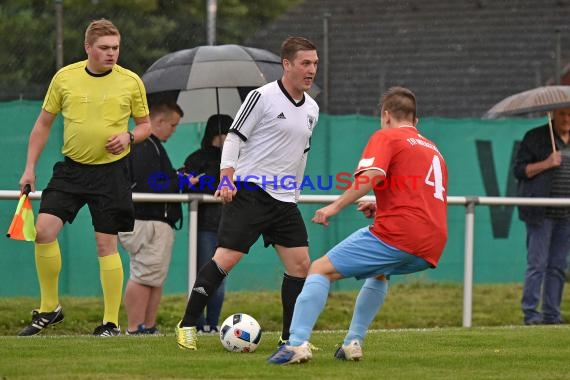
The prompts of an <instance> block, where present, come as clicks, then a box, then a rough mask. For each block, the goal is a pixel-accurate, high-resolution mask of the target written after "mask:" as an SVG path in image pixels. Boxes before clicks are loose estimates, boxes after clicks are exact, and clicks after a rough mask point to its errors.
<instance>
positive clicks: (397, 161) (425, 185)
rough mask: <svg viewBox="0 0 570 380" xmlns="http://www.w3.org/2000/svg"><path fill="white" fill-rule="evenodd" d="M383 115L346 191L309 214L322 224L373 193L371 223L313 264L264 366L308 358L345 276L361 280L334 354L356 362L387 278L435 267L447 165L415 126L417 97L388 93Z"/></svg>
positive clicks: (397, 90)
mask: <svg viewBox="0 0 570 380" xmlns="http://www.w3.org/2000/svg"><path fill="white" fill-rule="evenodd" d="M381 111H382V113H381V115H382V121H381V126H382V128H381V130H379V131H377V132H375V133H374V134H373V135H372V137H371V138H370V140H369V142H368V145H367V146H366V148H365V149H364V152H363V154H362V158H361V160H360V162H359V163H358V167H357V169H356V171H355V174H354V176H355V180H354V182H353V184H352V186H351V188H350V189H348V190H346V191H345V192H344V193H343V194H342V195H341V196H340V197H339V198H338V199H337V200H336V201H335V202H333V203H331V204H330V205H328V206H326V207H323V208H321V209H319V210H317V211H316V212H315V216H314V217H313V222H315V223H319V224H323V225H325V226H326V225H328V222H329V221H328V220H329V218H330V217H332V216H334V215H336V214H338V213H339V212H340V211H341V210H342V209H343V208H344V207H346V206H348V205H350V204H352V203H354V202H356V201H357V200H358V199H360V198H361V197H363V196H364V195H366V194H367V193H368V192H369V191H374V195H375V197H376V202H375V203H374V202H371V203H361V204H360V205H359V210H361V211H363V212H364V214H365V215H366V216H368V217H372V216H374V224H373V225H372V226H369V227H364V228H362V229H359V230H357V231H356V232H354V233H353V234H351V235H350V236H349V237H347V238H346V239H344V240H343V241H342V242H340V243H339V244H337V245H336V246H335V247H333V248H332V249H331V250H330V251H329V252H328V253H327V254H326V255H325V256H323V257H321V258H319V259H317V260H315V261H314V262H313V264H312V265H311V268H310V270H309V276H308V277H307V280H306V281H305V285H304V286H303V290H302V292H301V294H300V295H299V297H298V298H297V302H296V304H295V311H294V314H293V321H292V323H291V329H290V332H291V335H290V338H289V342H288V343H287V344H286V345H283V346H281V347H280V348H279V350H278V351H276V352H275V353H274V354H273V355H272V356H271V357H270V358H269V360H268V361H269V363H273V364H290V363H303V362H306V361H308V360H309V359H311V357H312V353H311V348H310V347H311V345H310V343H309V338H310V335H311V332H312V330H313V327H314V325H315V323H316V321H317V318H318V316H319V314H320V313H321V311H322V310H323V308H324V306H325V303H326V300H327V297H328V293H329V290H330V284H331V282H333V281H336V280H339V279H342V278H347V277H355V278H357V279H366V280H365V282H364V284H363V286H362V288H361V289H360V292H359V294H358V297H357V299H356V305H355V308H354V313H353V316H352V321H351V323H350V327H349V330H348V333H347V334H346V336H345V339H344V342H343V344H342V345H341V347H339V348H338V350H337V351H336V352H335V357H336V358H338V359H343V360H360V358H361V357H362V342H363V340H364V336H365V335H366V331H367V329H368V326H369V325H370V323H371V322H372V320H373V319H374V316H375V315H376V314H377V313H378V310H380V307H381V306H382V304H383V303H384V298H385V296H386V293H387V290H388V280H389V278H390V276H391V275H401V274H409V273H414V272H419V271H423V270H426V269H428V268H435V267H436V266H437V263H438V261H439V258H440V257H441V254H442V252H443V248H444V246H445V243H446V241H447V196H446V189H447V167H446V165H445V161H444V159H443V157H442V155H441V153H440V152H439V150H438V149H437V147H436V145H435V144H434V143H433V142H431V141H429V140H428V139H426V138H425V137H423V136H421V135H420V134H419V133H418V131H417V129H416V124H417V117H416V98H415V95H414V94H413V93H412V92H411V91H410V90H408V89H406V88H403V87H393V88H391V89H390V90H388V92H386V94H385V95H384V96H383V98H382V109H381Z"/></svg>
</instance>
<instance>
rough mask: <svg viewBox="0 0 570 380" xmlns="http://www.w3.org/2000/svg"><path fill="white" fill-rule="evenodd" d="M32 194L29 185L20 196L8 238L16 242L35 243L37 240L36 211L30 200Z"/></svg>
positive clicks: (7, 234)
mask: <svg viewBox="0 0 570 380" xmlns="http://www.w3.org/2000/svg"><path fill="white" fill-rule="evenodd" d="M29 193H30V187H29V185H26V187H25V188H24V192H23V193H22V195H21V196H20V201H19V202H18V207H16V212H15V213H14V218H13V219H12V223H11V224H10V227H9V228H8V232H7V233H6V236H8V237H9V238H10V239H14V240H25V241H34V240H36V227H35V224H34V211H33V210H32V202H30V198H28V194H29Z"/></svg>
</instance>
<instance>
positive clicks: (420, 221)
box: [354, 127, 447, 267]
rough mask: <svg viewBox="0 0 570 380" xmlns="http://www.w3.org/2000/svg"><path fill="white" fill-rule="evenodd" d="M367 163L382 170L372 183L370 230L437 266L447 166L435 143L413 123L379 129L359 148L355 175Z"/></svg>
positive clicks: (444, 213) (442, 235) (444, 229)
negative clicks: (379, 178)
mask: <svg viewBox="0 0 570 380" xmlns="http://www.w3.org/2000/svg"><path fill="white" fill-rule="evenodd" d="M369 169H375V170H379V171H380V172H381V173H382V174H384V175H385V176H386V178H385V179H384V181H383V182H382V183H381V184H379V185H377V186H376V188H375V189H374V195H375V197H376V216H375V218H374V225H373V226H372V227H371V231H372V233H373V234H375V235H376V236H378V237H379V238H380V239H382V241H384V242H385V243H387V244H389V245H391V246H393V247H396V248H398V249H400V250H402V251H404V252H407V253H410V254H413V255H416V256H419V257H421V258H423V259H424V260H426V261H427V262H429V263H430V264H431V265H433V266H434V267H435V266H437V263H438V261H439V258H440V257H441V254H442V252H443V248H444V247H445V243H446V241H447V167H446V165H445V161H444V159H443V156H442V155H441V153H440V152H439V150H438V149H437V147H436V146H435V144H434V143H433V142H431V141H429V140H428V139H426V138H425V137H423V136H422V135H420V134H419V133H418V131H417V129H416V128H413V127H400V128H387V129H381V130H379V131H377V132H376V133H374V134H373V135H372V136H371V137H370V140H369V141H368V144H367V145H366V148H364V151H363V153H362V158H361V160H360V162H359V163H358V167H357V169H356V171H355V174H354V175H355V181H356V182H358V175H359V174H360V173H362V172H364V171H366V170H369ZM363 178H364V177H363Z"/></svg>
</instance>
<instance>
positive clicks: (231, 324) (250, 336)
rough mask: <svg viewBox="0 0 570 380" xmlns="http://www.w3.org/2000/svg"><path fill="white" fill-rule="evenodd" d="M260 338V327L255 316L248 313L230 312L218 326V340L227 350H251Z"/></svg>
mask: <svg viewBox="0 0 570 380" xmlns="http://www.w3.org/2000/svg"><path fill="white" fill-rule="evenodd" d="M260 340H261V327H260V326H259V323H257V321H256V320H255V318H253V317H252V316H251V315H248V314H244V313H238V314H232V315H230V316H229V317H227V318H226V320H225V321H224V322H223V323H222V326H221V328H220V341H221V342H222V346H224V348H225V349H226V350H228V351H232V352H253V351H255V349H256V348H257V346H258V345H259V341H260Z"/></svg>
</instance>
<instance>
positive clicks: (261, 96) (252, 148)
mask: <svg viewBox="0 0 570 380" xmlns="http://www.w3.org/2000/svg"><path fill="white" fill-rule="evenodd" d="M318 117H319V106H318V105H317V103H316V102H315V100H314V99H312V98H311V97H310V96H309V95H308V94H306V93H305V94H304V96H303V99H302V100H301V101H300V102H299V103H295V101H294V100H293V99H292V98H291V96H290V95H289V94H288V93H287V91H286V90H285V87H283V84H282V83H281V81H280V80H279V81H275V82H271V83H268V84H266V85H264V86H262V87H260V88H258V89H256V90H253V91H251V92H250V93H249V94H248V95H247V97H246V99H245V101H244V102H243V104H242V105H241V107H240V109H239V111H238V113H237V114H236V117H235V119H234V122H233V124H232V126H231V127H230V130H229V132H230V133H232V132H233V133H236V134H237V135H238V136H239V137H240V138H241V140H242V143H241V149H240V153H239V157H238V161H237V164H236V168H235V178H234V179H235V180H237V181H245V182H253V183H256V184H257V185H259V186H260V187H261V188H262V189H264V190H265V191H267V192H268V193H269V194H270V195H271V196H272V197H273V198H275V199H278V200H280V201H284V202H295V189H294V181H295V177H296V175H297V174H298V171H299V170H300V165H304V163H303V160H302V157H303V153H305V152H307V151H308V150H309V148H310V139H311V135H312V133H313V128H314V127H315V125H316V124H317V120H318ZM299 185H300V184H297V185H296V186H297V187H298V186H299Z"/></svg>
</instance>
